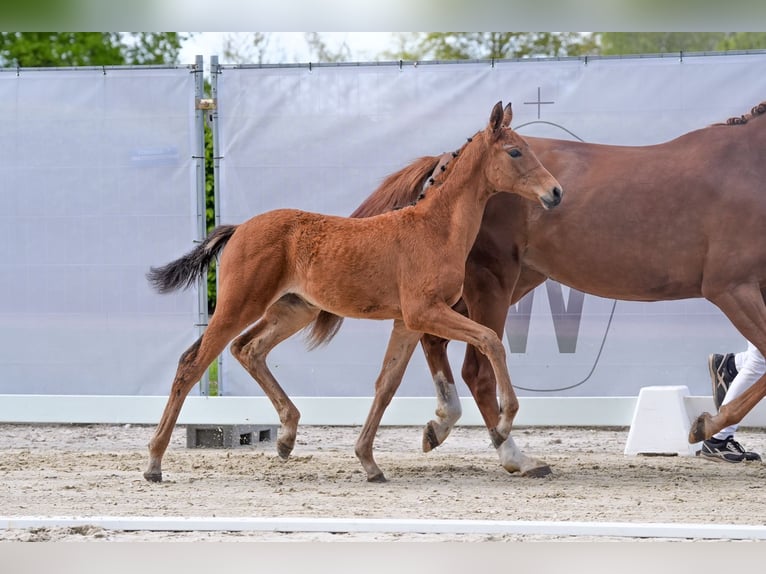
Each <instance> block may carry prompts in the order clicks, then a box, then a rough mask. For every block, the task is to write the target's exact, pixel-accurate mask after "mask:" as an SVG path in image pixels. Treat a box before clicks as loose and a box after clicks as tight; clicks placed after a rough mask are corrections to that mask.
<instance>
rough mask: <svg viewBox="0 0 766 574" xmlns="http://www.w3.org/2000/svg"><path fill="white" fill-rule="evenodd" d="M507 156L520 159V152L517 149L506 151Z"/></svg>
mask: <svg viewBox="0 0 766 574" xmlns="http://www.w3.org/2000/svg"><path fill="white" fill-rule="evenodd" d="M508 155H509V156H511V157H521V150H520V149H517V148H513V149H512V150H509V151H508Z"/></svg>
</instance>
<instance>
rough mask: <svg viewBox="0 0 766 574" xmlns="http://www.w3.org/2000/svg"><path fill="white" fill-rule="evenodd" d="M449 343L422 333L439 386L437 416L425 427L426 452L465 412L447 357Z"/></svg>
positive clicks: (432, 373) (448, 431) (429, 361)
mask: <svg viewBox="0 0 766 574" xmlns="http://www.w3.org/2000/svg"><path fill="white" fill-rule="evenodd" d="M448 343H449V341H447V340H446V339H442V338H440V337H434V336H433V335H423V337H422V338H421V339H420V345H421V347H423V353H424V354H425V356H426V361H427V363H428V368H429V370H430V371H431V376H432V377H433V381H434V388H435V390H436V412H435V414H436V419H432V420H430V421H428V423H427V424H426V426H425V428H424V429H423V452H429V451H430V450H432V449H435V448H436V447H437V446H439V445H440V444H442V443H443V442H444V441H445V440H446V438H447V437H448V436H449V433H450V432H451V431H452V428H453V427H454V426H455V423H456V422H457V421H458V419H459V418H460V415H462V414H463V407H462V406H461V404H460V397H459V396H458V394H457V389H456V388H455V377H454V376H453V375H452V369H451V368H450V364H449V360H448V357H447V344H448Z"/></svg>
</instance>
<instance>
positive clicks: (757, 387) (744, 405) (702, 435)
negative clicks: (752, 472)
mask: <svg viewBox="0 0 766 574" xmlns="http://www.w3.org/2000/svg"><path fill="white" fill-rule="evenodd" d="M708 298H709V299H710V300H711V301H712V302H713V303H715V304H716V305H717V306H718V307H719V308H720V309H721V310H722V311H723V312H724V313H725V314H726V316H727V317H728V318H729V320H730V321H731V322H732V324H733V325H734V326H735V327H736V328H737V329H738V330H739V332H740V333H742V335H743V336H744V337H745V338H746V339H747V340H748V341H750V342H751V343H753V345H755V346H756V347H757V348H758V350H759V351H760V352H761V354H764V353H766V304H764V297H763V293H762V292H761V290H760V288H759V287H758V285H754V284H750V285H740V286H739V287H736V288H735V289H731V290H727V291H725V292H723V293H720V294H719V295H717V296H711V297H708ZM764 356H766V355H764ZM765 396H766V374H764V375H762V376H761V378H760V379H758V380H757V381H756V382H755V383H754V384H753V385H752V386H751V387H750V388H749V389H747V390H746V391H745V392H744V393H742V394H741V395H740V396H738V397H737V398H736V399H734V400H733V401H731V402H730V403H728V404H726V405H724V406H722V407H721V409H720V410H719V412H718V414H717V415H710V414H709V413H702V414H701V415H700V416H699V417H697V420H695V421H694V423H693V424H692V427H691V430H690V431H689V442H690V443H695V442H699V441H701V440H705V439H708V438H710V437H711V436H713V435H714V434H715V433H717V432H718V431H720V430H721V429H723V428H726V427H727V426H729V425H732V424H736V423H738V422H740V421H741V420H742V419H743V418H744V417H745V415H746V414H747V413H749V412H750V411H751V410H752V409H753V407H755V405H757V404H758V402H759V401H760V400H761V399H762V398H763V397H765Z"/></svg>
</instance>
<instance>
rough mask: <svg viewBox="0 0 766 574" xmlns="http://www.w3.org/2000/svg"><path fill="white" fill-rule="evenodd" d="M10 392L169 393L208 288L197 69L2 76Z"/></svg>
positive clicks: (5, 351)
mask: <svg viewBox="0 0 766 574" xmlns="http://www.w3.org/2000/svg"><path fill="white" fill-rule="evenodd" d="M0 108H2V110H3V113H2V114H0V149H1V150H2V154H0V198H2V199H1V201H2V205H3V212H2V218H3V225H2V226H0V233H1V234H2V236H0V253H1V257H2V260H3V266H2V267H1V268H0V284H1V285H2V297H0V371H2V377H0V393H26V394H29V393H33V394H36V393H40V394H58V395H61V394H99V395H118V394H119V395H132V394H167V393H168V391H169V389H170V384H171V382H172V377H173V374H174V372H175V368H176V364H177V361H178V356H179V355H180V353H181V351H183V349H185V348H186V347H187V346H188V345H190V344H191V342H192V341H193V340H194V339H195V338H196V336H197V330H196V328H195V326H194V323H195V322H197V320H198V319H197V317H198V315H197V295H196V294H195V293H194V292H193V291H192V292H188V293H184V294H179V295H174V296H170V297H169V296H160V295H157V294H155V293H153V292H152V291H151V289H150V287H149V284H148V283H147V281H146V279H145V277H144V275H145V273H146V271H147V270H148V268H149V266H150V265H161V264H164V263H166V262H168V261H170V260H171V259H175V258H176V257H178V256H179V255H181V254H182V253H183V252H185V251H187V250H189V249H191V247H192V246H193V243H192V241H193V239H194V238H195V237H196V227H195V225H196V224H195V217H196V195H195V189H196V188H195V171H194V161H193V160H192V155H193V153H192V149H193V148H192V143H193V135H194V122H193V120H194V75H193V74H191V73H190V72H189V69H171V68H168V69H141V68H130V69H129V68H118V69H115V68H107V69H74V70H31V69H22V70H19V71H18V72H17V71H16V70H3V71H2V72H0Z"/></svg>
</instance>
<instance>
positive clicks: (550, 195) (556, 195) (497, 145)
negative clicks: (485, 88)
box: [483, 102, 564, 209]
mask: <svg viewBox="0 0 766 574" xmlns="http://www.w3.org/2000/svg"><path fill="white" fill-rule="evenodd" d="M512 118H513V112H512V111H511V104H510V103H509V104H508V105H507V106H506V107H505V110H503V104H502V102H497V104H495V107H494V108H492V113H491V114H490V116H489V124H488V125H487V127H486V128H485V129H484V133H483V135H484V137H485V138H486V141H487V144H488V149H487V151H486V154H487V159H486V162H485V166H484V173H485V175H486V177H487V179H488V180H489V182H490V184H491V185H492V187H493V188H494V189H495V190H497V191H503V192H507V193H516V194H518V195H521V196H522V197H525V198H527V199H531V200H533V201H535V200H537V201H539V202H540V203H541V204H542V206H543V208H545V209H551V208H553V207H556V206H557V205H558V204H559V203H561V198H562V196H563V195H564V192H563V191H562V189H561V185H559V182H558V181H556V178H555V177H553V176H552V175H551V174H550V173H549V172H548V170H547V169H545V168H544V167H543V165H542V164H541V163H540V161H539V160H538V159H537V156H536V155H535V154H534V152H533V151H532V148H530V147H529V144H528V143H527V142H526V140H524V138H522V137H521V136H520V135H519V134H517V133H516V132H515V131H513V130H512V129H511V128H510V124H511V119H512Z"/></svg>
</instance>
